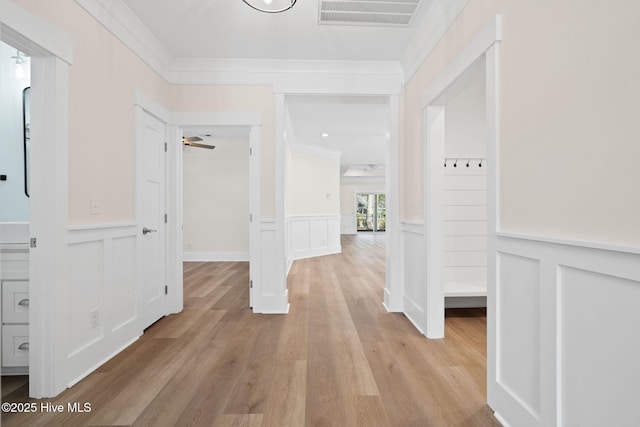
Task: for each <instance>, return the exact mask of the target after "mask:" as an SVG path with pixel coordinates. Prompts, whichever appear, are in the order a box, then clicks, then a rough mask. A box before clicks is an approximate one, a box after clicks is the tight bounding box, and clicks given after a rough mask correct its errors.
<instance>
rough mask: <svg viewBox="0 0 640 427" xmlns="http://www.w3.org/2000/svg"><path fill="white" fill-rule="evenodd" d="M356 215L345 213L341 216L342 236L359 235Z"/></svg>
mask: <svg viewBox="0 0 640 427" xmlns="http://www.w3.org/2000/svg"><path fill="white" fill-rule="evenodd" d="M357 233H358V230H357V229H356V214H355V213H354V212H343V213H342V214H341V215H340V234H357Z"/></svg>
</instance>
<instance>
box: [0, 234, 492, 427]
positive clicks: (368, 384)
mask: <svg viewBox="0 0 640 427" xmlns="http://www.w3.org/2000/svg"><path fill="white" fill-rule="evenodd" d="M342 249H343V253H342V254H341V255H332V256H326V257H320V258H313V259H308V260H300V261H296V262H295V263H294V265H293V267H292V270H291V273H290V275H289V282H288V287H289V301H290V303H291V312H290V313H289V314H288V315H255V314H252V313H251V310H250V309H249V308H248V307H247V306H248V289H247V283H248V264H247V263H233V262H229V263H185V273H184V275H185V282H184V283H185V289H184V292H185V308H184V311H183V312H182V313H180V314H178V315H172V316H169V317H166V318H164V319H162V320H160V321H159V322H157V323H156V324H155V325H153V326H151V327H150V328H149V329H148V330H147V331H146V333H145V334H144V335H143V336H142V337H141V338H140V339H139V340H138V341H137V342H136V343H134V344H133V345H132V346H130V347H129V348H127V349H126V350H125V351H123V352H122V353H120V354H119V355H118V356H116V357H115V358H113V359H112V360H111V361H109V362H108V363H106V364H105V365H104V366H102V367H101V368H100V369H98V370H97V371H96V372H94V373H93V374H91V375H90V376H88V377H87V378H85V379H84V380H83V381H81V382H80V383H78V384H77V385H76V386H74V387H73V388H72V389H69V390H67V391H65V392H64V393H62V394H61V395H60V396H59V397H57V398H55V399H52V400H39V401H36V402H37V404H38V405H40V404H41V403H43V402H47V401H50V402H52V403H54V404H58V403H61V404H63V405H65V406H66V405H67V403H68V402H81V403H84V402H89V403H91V406H92V410H91V412H90V413H84V414H68V413H65V414H55V415H54V414H42V413H39V414H35V415H34V414H21V415H15V414H3V415H2V425H3V426H27V425H28V426H37V425H47V426H50V425H51V426H76V425H78V426H86V425H104V426H106V425H119V426H124V425H141V426H172V425H179V426H216V427H218V426H222V427H225V426H248V427H258V426H264V427H284V426H293V427H301V426H338V427H350V426H367V427H368V426H390V427H398V426H420V427H425V426H499V423H498V422H497V421H495V419H494V418H493V416H492V412H491V410H490V409H489V408H488V407H487V406H486V405H485V403H484V402H485V400H486V398H485V388H486V386H485V381H486V380H485V375H486V373H485V372H486V371H485V365H486V360H485V347H486V318H485V317H484V313H483V312H482V311H478V310H460V311H449V312H448V313H447V320H446V335H447V337H446V338H445V339H444V340H427V339H426V338H424V337H423V336H421V335H420V334H419V333H418V332H417V331H416V330H415V328H414V327H413V326H412V325H411V324H410V323H409V321H408V320H407V319H406V318H405V317H404V316H403V315H401V314H394V313H387V312H386V311H385V310H384V307H383V306H382V304H381V301H382V292H383V287H384V236H381V235H377V236H375V235H365V236H357V237H356V236H348V237H343V239H342ZM2 399H3V401H9V402H26V401H29V399H27V385H26V377H3V378H2Z"/></svg>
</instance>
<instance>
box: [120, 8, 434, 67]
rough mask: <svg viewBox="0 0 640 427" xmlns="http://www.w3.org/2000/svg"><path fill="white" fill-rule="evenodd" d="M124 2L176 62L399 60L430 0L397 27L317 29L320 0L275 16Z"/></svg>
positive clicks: (349, 26) (357, 26)
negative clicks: (408, 21)
mask: <svg viewBox="0 0 640 427" xmlns="http://www.w3.org/2000/svg"><path fill="white" fill-rule="evenodd" d="M122 1H123V3H124V4H125V5H126V6H127V7H128V8H129V9H130V10H131V11H132V12H133V13H134V14H135V15H137V17H138V18H139V19H140V21H142V23H143V24H144V25H145V26H146V27H147V28H148V29H149V30H151V32H152V33H153V34H154V35H155V36H156V37H157V38H158V40H159V41H160V42H161V43H162V44H163V45H164V46H165V47H166V48H167V49H168V50H169V52H170V53H171V55H172V56H173V57H175V58H216V59H290V60H329V61H334V60H335V61H400V59H401V54H402V52H403V51H404V49H405V48H406V46H407V45H408V44H409V40H410V39H411V37H412V35H413V33H414V31H415V30H416V24H415V23H418V22H422V21H423V18H424V16H425V14H426V11H427V10H428V6H429V3H430V2H431V1H432V0H421V1H420V5H419V6H418V8H417V10H416V14H415V17H414V19H413V21H412V25H410V26H401V27H398V26H368V25H321V24H318V0H298V2H297V3H296V5H295V6H294V7H293V8H292V9H290V10H288V11H286V12H283V13H279V14H266V13H261V12H258V11H255V10H253V9H251V8H250V7H248V6H247V5H246V4H244V3H243V2H242V1H241V0H180V1H176V0H154V1H149V0H122ZM397 1H398V0H391V2H392V3H393V2H397Z"/></svg>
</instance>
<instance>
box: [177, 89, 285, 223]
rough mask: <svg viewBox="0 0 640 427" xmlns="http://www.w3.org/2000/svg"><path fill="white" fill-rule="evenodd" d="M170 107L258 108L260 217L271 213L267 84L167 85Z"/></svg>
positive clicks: (271, 115)
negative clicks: (169, 87) (169, 89)
mask: <svg viewBox="0 0 640 427" xmlns="http://www.w3.org/2000/svg"><path fill="white" fill-rule="evenodd" d="M171 110H172V111H184V112H194V111H209V112H259V113H261V116H262V133H261V141H260V144H261V154H262V159H261V164H260V169H261V175H260V176H261V179H260V182H261V197H262V218H263V220H266V221H268V220H273V218H274V217H275V156H274V152H275V99H274V96H273V90H272V88H271V86H197V85H196V86H188V85H185V86H181V85H176V86H172V87H171Z"/></svg>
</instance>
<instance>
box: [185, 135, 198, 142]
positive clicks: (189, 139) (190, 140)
mask: <svg viewBox="0 0 640 427" xmlns="http://www.w3.org/2000/svg"><path fill="white" fill-rule="evenodd" d="M182 141H183V142H198V141H203V139H202V138H200V137H199V136H188V137H182Z"/></svg>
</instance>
